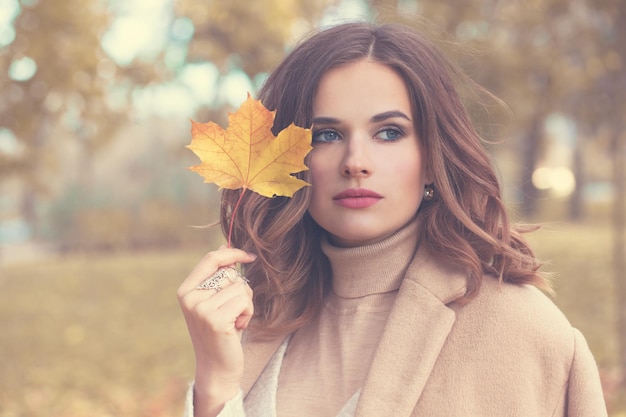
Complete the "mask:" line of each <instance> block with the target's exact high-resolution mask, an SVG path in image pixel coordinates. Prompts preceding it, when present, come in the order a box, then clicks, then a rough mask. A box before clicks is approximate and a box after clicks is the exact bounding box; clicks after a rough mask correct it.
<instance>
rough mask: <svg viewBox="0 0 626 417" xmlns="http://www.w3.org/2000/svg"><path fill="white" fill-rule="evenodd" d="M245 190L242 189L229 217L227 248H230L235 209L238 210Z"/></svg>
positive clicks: (244, 188)
mask: <svg viewBox="0 0 626 417" xmlns="http://www.w3.org/2000/svg"><path fill="white" fill-rule="evenodd" d="M246 190H247V188H246V187H243V189H242V190H241V194H239V200H237V204H235V208H234V209H233V214H231V216H230V226H229V227H228V247H229V248H230V247H231V246H230V239H231V236H232V235H233V223H234V222H235V213H237V209H238V208H239V204H241V200H242V199H243V195H244V194H245V193H246Z"/></svg>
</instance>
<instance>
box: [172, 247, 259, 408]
mask: <svg viewBox="0 0 626 417" xmlns="http://www.w3.org/2000/svg"><path fill="white" fill-rule="evenodd" d="M254 259H256V257H255V256H254V255H251V254H249V253H247V252H244V251H242V250H239V249H232V248H224V247H221V248H220V249H218V250H216V251H213V252H209V253H208V254H206V255H205V256H204V257H203V258H202V260H201V261H200V262H199V263H198V264H197V265H196V267H195V268H194V269H193V271H192V272H191V273H190V274H189V276H188V277H187V279H185V281H184V282H183V283H182V284H181V286H180V287H179V288H178V293H177V294H178V300H179V302H180V305H181V308H182V310H183V314H184V316H185V321H186V322H187V328H188V329H189V334H190V336H191V341H192V344H193V349H194V351H195V355H196V376H195V386H194V410H195V413H194V414H195V416H196V417H200V416H215V415H217V414H218V413H219V412H220V411H221V409H222V408H223V405H224V403H225V402H226V401H228V400H230V399H231V398H233V397H234V396H235V395H236V394H237V392H238V391H239V383H240V381H241V376H242V374H243V350H242V348H241V330H243V329H245V328H246V327H247V326H248V323H249V322H250V319H251V318H252V313H253V305H252V289H250V286H248V285H247V281H246V280H245V279H243V278H241V277H239V276H238V275H237V277H235V275H236V271H234V270H228V269H227V270H226V272H227V273H229V274H230V277H231V278H233V279H234V281H231V280H230V279H223V280H221V283H220V286H221V290H219V291H218V290H216V289H197V287H198V285H200V284H201V283H202V282H203V281H205V280H206V279H208V278H210V277H211V276H213V275H214V274H215V273H216V272H217V271H218V270H219V269H220V268H224V267H226V268H229V267H231V266H234V265H235V264H236V263H248V262H252V261H254Z"/></svg>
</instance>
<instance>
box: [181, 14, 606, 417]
mask: <svg viewBox="0 0 626 417" xmlns="http://www.w3.org/2000/svg"><path fill="white" fill-rule="evenodd" d="M457 75H459V74H458V73H457V72H456V71H455V70H454V69H453V68H452V67H450V66H449V65H448V64H447V63H446V61H445V60H444V58H443V57H442V55H441V54H440V53H439V52H438V51H437V50H436V49H435V48H434V47H433V46H432V45H431V44H430V43H428V42H427V41H426V40H424V39H423V38H421V37H420V36H419V35H417V34H416V33H414V32H412V31H411V30H409V29H407V28H404V27H402V26H397V25H382V26H374V25H370V24H367V23H348V24H343V25H339V26H336V27H333V28H330V29H327V30H325V31H322V32H320V33H318V34H316V35H314V36H312V37H311V38H309V39H307V40H305V41H304V42H302V43H301V44H300V45H299V46H297V47H296V48H295V49H294V50H293V51H292V52H291V53H290V54H289V55H288V56H287V57H286V58H285V60H284V61H283V62H282V63H281V64H280V65H279V66H278V67H277V68H276V70H275V71H274V72H273V73H272V74H271V75H270V77H269V78H268V79H267V81H266V83H265V85H264V87H263V88H262V90H261V91H260V94H259V97H260V99H261V100H262V101H263V103H264V104H265V106H266V107H268V108H270V109H276V119H275V124H274V131H275V132H274V133H277V132H278V131H280V130H282V129H283V128H285V127H286V126H288V125H289V124H291V123H292V122H293V123H295V124H296V125H299V126H304V127H312V130H313V150H312V152H311V154H310V155H309V157H308V166H309V171H307V172H305V173H304V174H303V176H304V178H305V179H306V180H307V181H309V182H310V183H311V184H312V187H307V188H306V189H305V190H304V191H299V192H297V193H296V194H295V196H294V197H293V198H291V199H289V198H274V199H268V198H264V197H262V196H259V195H256V194H254V193H248V194H247V197H246V198H244V200H243V202H242V205H241V206H240V207H239V208H238V210H239V211H238V213H237V216H235V223H234V225H233V235H232V241H233V246H234V247H235V248H240V249H233V248H220V249H218V250H217V251H214V252H211V253H209V254H207V255H206V256H205V257H204V258H203V259H202V260H201V261H200V263H199V264H198V265H197V266H196V268H195V269H194V270H193V271H192V273H191V274H190V275H189V277H188V278H187V279H186V280H185V282H184V283H183V284H182V285H181V287H180V289H179V291H178V296H179V299H180V303H181V306H182V309H183V313H184V315H185V318H186V321H187V325H188V328H189V332H190V335H191V338H192V342H193V346H194V350H195V355H196V376H195V384H194V385H193V386H192V388H191V389H190V391H189V396H188V404H187V413H188V415H195V416H196V417H200V416H216V415H218V414H219V415H220V416H226V415H228V416H230V415H235V416H242V415H246V416H278V417H282V416H299V417H306V416H332V417H335V416H387V415H388V416H464V417H466V416H480V417H489V416H505V415H506V416H524V417H526V416H570V417H571V416H590V417H591V416H594V417H597V416H602V415H606V409H605V406H604V401H603V398H602V390H601V387H600V383H599V377H598V372H597V369H596V365H595V362H594V359H593V357H592V355H591V353H590V351H589V349H588V347H587V345H586V342H585V340H584V338H583V336H582V335H581V334H580V333H579V332H578V331H577V330H575V329H573V328H572V327H571V325H570V324H569V323H568V322H567V320H566V319H565V317H564V316H563V315H562V314H561V312H560V311H559V310H558V309H557V308H556V307H555V306H554V304H553V303H552V302H551V301H550V300H549V299H548V298H547V297H546V296H545V295H543V293H542V292H541V291H539V290H538V289H537V288H540V289H544V290H549V286H548V284H547V282H546V280H545V279H544V278H543V277H542V276H541V275H540V274H539V273H538V269H539V266H540V265H539V263H538V261H537V260H536V259H535V257H534V255H533V252H532V250H531V249H530V247H529V246H528V244H527V243H526V242H525V241H524V239H523V238H522V236H521V232H522V230H520V229H518V228H516V227H513V226H511V225H510V224H509V220H508V217H507V214H506V211H505V208H504V206H503V202H502V199H501V194H500V189H499V184H498V181H497V178H496V176H495V174H494V171H493V168H492V166H491V163H490V161H489V158H488V157H487V155H486V153H485V152H484V150H483V149H482V147H481V139H480V137H479V135H478V134H477V133H476V131H475V130H474V128H473V126H472V123H471V121H470V119H469V117H468V114H467V112H466V110H465V109H464V107H463V105H462V103H461V101H460V99H459V96H458V94H457V92H456V90H455V87H454V84H453V76H457ZM238 198H239V191H228V190H225V191H224V193H223V197H222V225H223V227H224V228H226V227H228V222H229V221H230V213H232V210H233V209H234V205H235V202H236V201H237V199H238ZM225 230H226V229H225ZM253 254H254V255H253ZM235 264H245V275H246V276H247V277H248V278H249V283H250V285H247V280H245V279H239V278H238V276H237V274H236V273H235V271H234V269H231V268H229V267H230V266H232V265H235ZM216 274H217V275H216ZM225 277H228V278H229V279H225ZM216 287H217V288H216ZM251 288H252V289H254V296H253V291H252V289H251ZM220 290H221V291H220ZM244 329H246V330H245V332H243V333H244V336H243V343H242V341H241V333H242V330H244Z"/></svg>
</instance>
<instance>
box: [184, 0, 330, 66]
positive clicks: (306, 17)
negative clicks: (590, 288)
mask: <svg viewBox="0 0 626 417" xmlns="http://www.w3.org/2000/svg"><path fill="white" fill-rule="evenodd" d="M335 2H336V0H309V1H302V0H267V1H263V2H250V1H247V0H230V1H227V2H226V1H218V0H212V1H205V2H198V1H193V0H178V1H177V2H176V13H177V14H178V15H180V16H185V17H187V18H189V19H191V20H192V22H193V24H194V27H195V31H194V36H193V39H192V40H191V42H190V45H189V58H188V59H189V60H190V61H191V62H194V61H210V62H213V63H215V64H216V65H217V66H218V67H219V68H220V69H221V71H222V72H228V71H230V70H232V69H234V68H238V69H241V70H243V71H244V72H245V73H246V74H247V75H248V76H249V77H250V78H254V77H255V76H256V75H258V74H262V73H264V72H268V71H270V70H271V69H272V68H273V67H274V66H275V65H276V64H277V63H278V61H279V60H280V59H281V58H282V57H283V56H284V55H285V48H286V46H287V45H288V44H290V43H292V42H293V41H294V40H295V39H296V38H297V37H299V35H301V34H303V33H304V32H306V31H308V30H311V29H312V28H313V27H314V26H315V24H316V22H317V21H318V20H319V19H320V17H321V16H322V14H323V12H324V10H325V8H326V7H327V6H328V5H330V4H332V3H335Z"/></svg>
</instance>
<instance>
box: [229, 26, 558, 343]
mask: <svg viewBox="0 0 626 417" xmlns="http://www.w3.org/2000/svg"><path fill="white" fill-rule="evenodd" d="M363 59H367V60H370V61H373V62H378V63H381V64H384V65H387V66H389V67H390V68H392V69H394V70H395V71H396V72H397V74H399V75H400V76H401V77H402V78H403V80H404V82H405V84H406V87H407V89H408V92H409V97H410V99H411V102H412V106H413V109H412V111H413V119H414V120H415V129H416V132H417V134H418V137H419V138H420V140H422V141H423V145H424V146H423V147H424V151H425V161H426V165H427V169H428V170H429V174H430V176H431V179H432V180H433V183H434V188H435V190H436V197H435V198H434V199H433V200H431V201H428V202H423V203H422V205H421V207H420V209H419V212H418V218H419V222H420V224H421V227H420V234H421V236H416V237H415V238H416V239H419V241H420V242H422V243H421V244H428V245H430V247H431V249H432V250H433V251H435V252H436V253H438V254H439V255H440V257H441V260H443V261H444V262H450V263H453V264H456V265H459V266H461V267H462V268H464V269H466V270H467V271H468V275H469V280H468V287H467V293H466V294H465V296H464V297H462V298H461V299H459V300H457V301H459V302H467V301H469V300H471V298H472V297H474V296H475V295H476V293H477V291H478V290H479V288H480V284H481V281H482V279H483V276H484V275H485V274H490V275H494V276H495V277H497V278H498V279H500V280H502V281H506V282H512V283H516V284H532V285H535V286H538V287H540V288H543V289H546V290H549V285H548V282H547V280H546V279H545V277H543V276H542V275H541V274H540V273H539V272H538V269H539V267H540V264H539V262H538V261H537V260H536V258H535V256H534V254H533V251H532V250H531V248H530V247H529V245H528V244H527V243H526V242H525V240H524V239H523V237H522V233H523V232H525V231H527V230H524V228H522V227H521V226H520V227H517V226H513V225H511V223H510V221H509V217H508V214H507V211H506V208H505V206H504V203H503V201H502V197H501V191H500V185H499V182H498V179H497V176H496V174H495V172H494V169H493V167H492V165H491V161H490V159H489V157H488V155H487V153H486V152H485V150H484V149H483V146H482V142H483V141H482V139H481V137H480V136H479V134H478V133H477V131H476V129H475V128H474V125H473V124H472V121H471V120H470V117H469V115H468V112H467V110H466V109H465V107H464V105H463V103H462V101H461V98H460V96H459V94H458V92H457V88H456V87H455V81H457V80H465V81H467V82H470V83H471V81H470V80H469V79H467V77H465V76H463V74H462V73H461V72H460V71H459V70H458V69H456V68H455V67H454V66H452V65H451V64H450V63H449V62H448V60H447V59H445V58H444V56H443V54H442V53H441V52H440V51H439V50H438V49H437V48H436V47H435V46H434V45H433V44H432V43H431V42H430V41H428V40H427V39H425V38H424V37H422V36H421V35H420V34H419V33H417V32H415V31H414V30H412V29H410V28H408V27H405V26H402V25H397V24H384V25H375V24H370V23H364V22H358V23H345V24H341V25H338V26H334V27H331V28H328V29H325V30H322V31H320V32H318V33H316V34H314V35H312V36H311V37H309V38H307V39H305V40H304V41H302V42H301V43H300V44H299V45H297V46H296V47H295V48H294V49H293V50H292V51H291V52H290V53H289V54H288V55H287V57H286V58H285V59H284V60H283V61H282V62H281V63H280V64H279V65H278V67H277V68H276V69H275V70H274V71H273V72H272V73H271V75H270V76H269V77H268V79H267V80H266V82H265V83H264V86H263V87H262V89H261V90H260V92H259V99H260V100H261V101H262V102H263V103H264V105H265V106H266V107H267V108H269V109H272V110H276V119H275V122H274V127H273V130H274V134H277V133H278V132H279V131H281V130H282V129H284V128H285V127H287V126H288V125H289V124H291V123H295V124H296V125H298V126H302V127H310V126H311V123H312V111H313V101H314V98H315V95H316V92H317V87H318V84H319V81H320V79H321V78H322V76H323V75H324V74H325V73H326V72H327V71H328V70H330V69H332V68H335V67H338V66H341V65H346V64H348V63H352V62H355V61H359V60H363ZM299 176H300V177H301V178H304V179H305V180H306V179H307V178H308V172H306V171H305V172H303V173H300V174H299ZM240 192H241V191H240V190H224V191H223V194H222V203H221V223H222V229H223V231H224V232H225V233H226V232H227V230H228V228H229V226H230V219H231V214H232V211H233V209H234V207H235V204H236V202H237V200H238V199H239V196H240ZM310 195H311V191H310V187H306V188H305V189H303V190H301V191H298V192H297V193H296V194H295V195H294V197H293V198H285V197H275V198H265V197H262V196H260V195H258V194H256V193H251V192H248V193H246V195H245V196H244V198H243V199H242V202H241V205H240V207H239V208H238V212H237V213H236V216H235V220H234V223H233V227H232V230H233V231H232V242H233V246H234V247H239V248H242V249H244V250H246V251H249V252H252V253H255V254H256V255H258V258H257V260H256V261H255V262H253V263H252V264H249V265H247V266H246V268H245V274H246V276H247V277H248V278H249V279H250V280H251V285H252V287H253V288H254V303H255V316H256V320H255V323H256V327H257V328H258V329H264V330H265V332H266V333H267V332H268V331H269V332H270V333H271V332H282V331H292V330H295V329H296V328H298V327H299V326H301V325H302V324H303V323H305V322H306V321H307V320H309V319H310V318H311V317H312V316H314V315H315V314H317V312H318V311H319V309H320V307H321V305H322V301H323V299H324V296H325V295H326V293H327V291H328V290H329V288H330V280H331V270H330V266H329V263H328V260H327V259H326V257H325V256H324V254H323V253H322V252H321V249H320V236H321V234H322V233H323V231H322V229H321V228H320V227H319V226H318V225H317V224H316V223H315V221H313V219H312V218H311V216H310V215H309V214H308V213H307V207H308V204H309V198H310Z"/></svg>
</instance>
